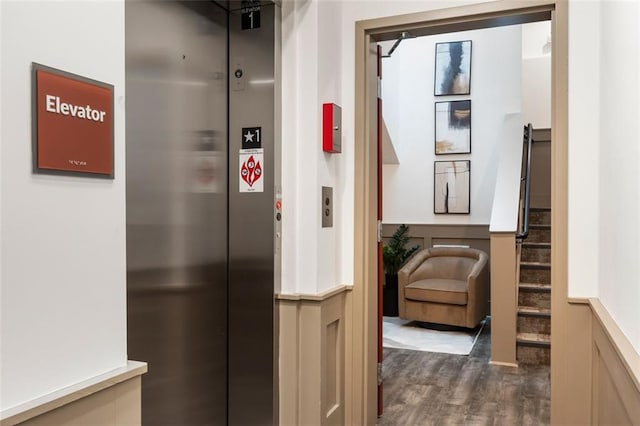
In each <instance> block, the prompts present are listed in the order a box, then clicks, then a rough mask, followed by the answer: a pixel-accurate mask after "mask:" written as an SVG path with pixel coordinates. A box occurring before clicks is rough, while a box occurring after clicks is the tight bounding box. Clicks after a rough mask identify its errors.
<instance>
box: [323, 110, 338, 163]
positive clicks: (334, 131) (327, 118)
mask: <svg viewBox="0 0 640 426" xmlns="http://www.w3.org/2000/svg"><path fill="white" fill-rule="evenodd" d="M322 150H323V151H324V152H342V108H340V107H339V106H338V105H336V104H331V103H329V104H322Z"/></svg>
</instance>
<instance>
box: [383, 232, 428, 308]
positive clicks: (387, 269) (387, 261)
mask: <svg viewBox="0 0 640 426" xmlns="http://www.w3.org/2000/svg"><path fill="white" fill-rule="evenodd" d="M408 233H409V227H408V226H407V225H405V224H402V225H400V226H399V227H398V229H396V231H395V232H394V233H393V235H392V236H391V238H390V239H389V242H388V243H386V244H384V245H383V246H382V264H383V267H384V278H385V280H384V286H383V288H382V314H383V315H384V316H389V317H395V316H398V271H400V268H402V266H403V265H404V264H405V263H406V262H407V260H409V258H410V257H411V256H412V255H413V253H415V252H416V250H418V248H419V246H417V245H416V246H413V247H410V248H407V247H406V246H407V244H408V243H409V235H408Z"/></svg>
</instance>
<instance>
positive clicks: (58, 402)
mask: <svg viewBox="0 0 640 426" xmlns="http://www.w3.org/2000/svg"><path fill="white" fill-rule="evenodd" d="M146 371H147V364H145V363H141V362H135V361H129V362H128V363H127V366H126V367H123V368H119V369H116V370H113V371H110V372H108V373H105V374H103V375H101V376H98V377H95V378H93V379H89V380H87V381H85V382H82V383H78V384H76V385H73V386H70V387H68V388H65V389H62V390H60V391H57V392H54V393H52V394H50V395H46V396H44V397H42V398H38V399H37V400H34V401H31V402H29V403H25V404H23V405H21V406H18V407H15V408H12V409H10V410H6V411H3V412H2V417H1V419H2V420H0V426H14V425H20V426H88V425H91V426H112V425H118V426H120V425H122V426H139V425H141V424H142V414H141V412H142V411H141V410H142V399H141V375H142V374H144V373H146Z"/></svg>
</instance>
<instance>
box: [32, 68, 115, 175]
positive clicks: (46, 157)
mask: <svg viewBox="0 0 640 426" xmlns="http://www.w3.org/2000/svg"><path fill="white" fill-rule="evenodd" d="M32 78H33V94H32V97H33V100H32V110H33V111H32V114H33V117H32V122H33V129H32V132H33V136H32V137H33V168H34V172H36V173H49V174H67V175H82V176H89V177H101V178H113V86H112V85H110V84H106V83H102V82H99V81H95V80H90V79H88V78H84V77H81V76H78V75H75V74H70V73H67V72H64V71H60V70H57V69H54V68H50V67H46V66H43V65H40V64H35V63H34V64H33V76H32Z"/></svg>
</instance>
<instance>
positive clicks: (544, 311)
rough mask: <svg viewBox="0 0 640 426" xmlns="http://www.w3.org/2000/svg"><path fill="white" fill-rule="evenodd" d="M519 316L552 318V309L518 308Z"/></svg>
mask: <svg viewBox="0 0 640 426" xmlns="http://www.w3.org/2000/svg"><path fill="white" fill-rule="evenodd" d="M518 314H524V315H535V316H545V317H546V316H549V317H550V316H551V309H549V308H539V307H537V306H518Z"/></svg>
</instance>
